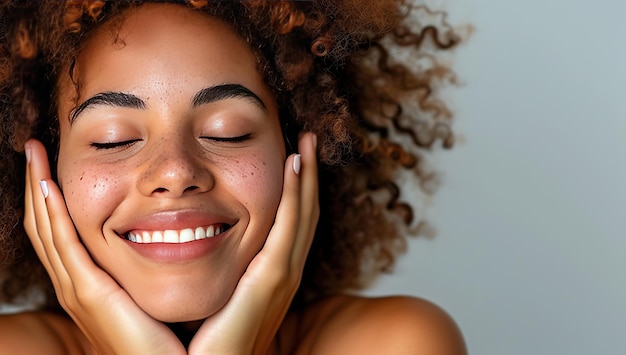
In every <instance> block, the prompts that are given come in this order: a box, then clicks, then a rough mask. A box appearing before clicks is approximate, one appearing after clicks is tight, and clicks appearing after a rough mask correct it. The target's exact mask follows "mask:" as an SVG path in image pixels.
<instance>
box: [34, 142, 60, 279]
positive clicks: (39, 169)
mask: <svg viewBox="0 0 626 355" xmlns="http://www.w3.org/2000/svg"><path fill="white" fill-rule="evenodd" d="M28 145H29V150H30V158H31V159H30V163H29V167H30V174H31V176H30V190H31V194H32V204H33V215H34V219H35V225H36V233H37V234H38V236H39V240H40V241H41V244H42V245H43V250H44V252H45V255H46V257H47V260H48V263H49V265H50V270H49V271H48V273H49V274H51V275H50V276H51V278H55V277H56V278H57V279H58V281H59V282H60V281H63V280H68V275H67V271H66V270H65V267H64V266H63V263H62V262H61V260H60V257H59V254H58V252H57V249H56V247H55V245H54V242H53V240H52V238H53V234H52V225H51V222H50V216H49V211H48V207H47V205H46V198H45V197H44V193H43V188H44V187H45V188H46V189H47V190H48V191H49V190H50V187H51V186H53V185H54V186H56V185H55V184H54V182H52V179H51V178H50V166H49V163H48V155H47V154H46V150H45V148H44V146H43V145H42V144H41V143H40V142H38V141H36V140H30V141H29V142H28ZM42 181H45V182H46V184H45V186H42V183H41V182H42ZM52 274H54V275H52Z"/></svg>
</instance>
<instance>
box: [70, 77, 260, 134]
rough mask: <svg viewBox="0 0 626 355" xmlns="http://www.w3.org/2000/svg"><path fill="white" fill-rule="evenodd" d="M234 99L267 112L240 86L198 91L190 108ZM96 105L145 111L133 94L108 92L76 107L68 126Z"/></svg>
mask: <svg viewBox="0 0 626 355" xmlns="http://www.w3.org/2000/svg"><path fill="white" fill-rule="evenodd" d="M234 98H241V99H247V100H250V101H252V102H253V103H254V104H256V105H258V106H259V107H260V108H262V109H263V110H264V111H267V107H266V106H265V103H263V100H261V98H260V97H259V96H258V95H257V94H255V93H254V92H252V90H250V89H248V88H246V87H245V86H243V85H240V84H222V85H215V86H209V87H206V88H204V89H202V90H200V91H198V92H197V93H196V94H195V95H194V96H193V99H192V101H191V103H192V106H193V107H194V108H196V107H198V106H201V105H204V104H209V103H212V102H216V101H220V100H227V99H234ZM98 105H103V106H118V107H126V108H133V109H138V110H145V109H146V103H145V102H144V101H143V100H142V99H140V98H139V97H137V96H135V95H133V94H127V93H123V92H113V91H108V92H103V93H99V94H96V95H94V96H92V97H90V98H89V99H87V100H85V102H83V103H81V104H80V105H78V107H76V109H75V110H74V112H72V114H71V116H70V124H73V123H74V121H76V119H77V118H78V116H79V115H80V114H81V113H82V112H83V111H85V110H86V109H88V108H91V107H93V106H98Z"/></svg>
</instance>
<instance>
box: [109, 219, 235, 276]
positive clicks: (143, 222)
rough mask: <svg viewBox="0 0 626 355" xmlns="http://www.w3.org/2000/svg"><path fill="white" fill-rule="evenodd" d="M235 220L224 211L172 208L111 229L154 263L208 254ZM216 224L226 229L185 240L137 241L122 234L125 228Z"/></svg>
mask: <svg viewBox="0 0 626 355" xmlns="http://www.w3.org/2000/svg"><path fill="white" fill-rule="evenodd" d="M237 222H238V220H237V218H235V217H233V216H232V215H228V214H227V213H225V212H219V213H211V212H206V211H198V210H171V211H159V212H155V213H150V214H145V215H142V216H137V217H134V218H133V219H132V222H130V223H127V224H123V225H121V226H119V227H118V228H116V229H115V230H114V231H115V233H116V234H117V236H118V237H119V238H120V239H121V240H122V241H123V242H124V243H125V244H126V245H127V246H128V247H129V248H131V249H132V250H134V251H135V252H136V253H137V254H139V255H140V256H142V257H144V258H146V259H149V260H152V261H154V262H157V263H175V264H184V263H189V262H192V261H194V260H196V259H199V258H201V257H203V256H205V255H208V254H210V253H212V252H213V251H214V250H216V249H217V248H219V246H220V244H221V243H222V242H223V241H224V239H226V238H228V236H229V235H230V232H231V231H232V230H233V227H234V226H235V225H236V224H237ZM217 224H227V225H228V226H229V229H228V230H226V231H225V232H223V233H221V234H219V235H217V236H215V237H212V238H205V239H200V240H194V241H190V242H186V243H149V244H148V243H143V244H139V243H134V242H131V241H130V240H127V239H126V238H125V236H126V234H127V233H128V232H130V231H134V230H142V231H164V230H181V229H185V228H196V227H198V226H209V225H217Z"/></svg>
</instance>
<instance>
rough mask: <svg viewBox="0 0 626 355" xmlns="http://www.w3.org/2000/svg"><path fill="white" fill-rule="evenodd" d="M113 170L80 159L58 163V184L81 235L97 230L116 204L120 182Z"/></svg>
mask: <svg viewBox="0 0 626 355" xmlns="http://www.w3.org/2000/svg"><path fill="white" fill-rule="evenodd" d="M116 171H119V170H118V169H116ZM116 171H109V169H107V167H106V165H89V164H84V163H83V164H80V163H74V164H71V165H70V166H68V167H65V166H59V182H60V185H61V186H60V187H61V189H62V190H63V196H64V197H65V201H66V203H67V208H68V211H69V212H70V215H71V217H72V220H73V221H74V224H75V225H76V228H77V229H78V232H79V234H81V236H84V235H87V234H89V233H92V232H93V231H94V229H98V230H101V226H102V224H103V222H104V221H105V219H106V218H107V217H108V216H110V215H111V213H112V211H113V210H114V208H115V206H117V205H118V203H119V201H117V200H118V197H119V196H121V194H120V192H119V191H120V184H121V183H120V181H119V174H116Z"/></svg>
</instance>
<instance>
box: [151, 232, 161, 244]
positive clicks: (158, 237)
mask: <svg viewBox="0 0 626 355" xmlns="http://www.w3.org/2000/svg"><path fill="white" fill-rule="evenodd" d="M152 243H163V233H161V232H159V231H154V232H152Z"/></svg>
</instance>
